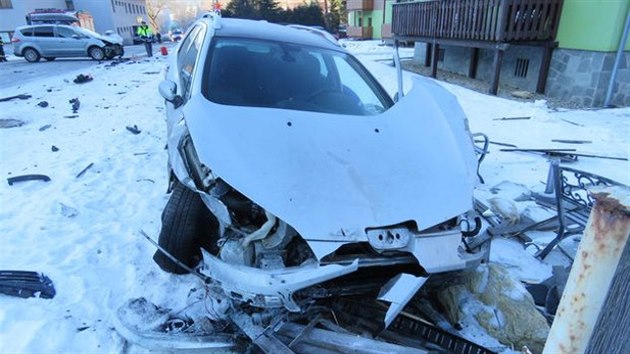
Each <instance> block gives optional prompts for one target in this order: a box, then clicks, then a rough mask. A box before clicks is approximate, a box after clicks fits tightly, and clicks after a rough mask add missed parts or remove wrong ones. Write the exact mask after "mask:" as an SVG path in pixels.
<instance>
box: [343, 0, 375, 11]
mask: <svg viewBox="0 0 630 354" xmlns="http://www.w3.org/2000/svg"><path fill="white" fill-rule="evenodd" d="M346 10H347V11H372V10H374V0H348V1H347V2H346Z"/></svg>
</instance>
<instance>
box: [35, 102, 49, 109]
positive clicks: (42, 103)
mask: <svg viewBox="0 0 630 354" xmlns="http://www.w3.org/2000/svg"><path fill="white" fill-rule="evenodd" d="M37 105H38V106H40V107H42V108H46V107H48V102H46V101H41V102H39V103H38V104H37Z"/></svg>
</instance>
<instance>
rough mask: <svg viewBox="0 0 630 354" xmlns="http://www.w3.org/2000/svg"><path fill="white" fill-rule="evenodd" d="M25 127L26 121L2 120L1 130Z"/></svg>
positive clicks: (0, 120) (0, 123) (0, 122)
mask: <svg viewBox="0 0 630 354" xmlns="http://www.w3.org/2000/svg"><path fill="white" fill-rule="evenodd" d="M23 125H24V121H22V120H19V119H11V118H9V119H0V128H17V127H21V126H23Z"/></svg>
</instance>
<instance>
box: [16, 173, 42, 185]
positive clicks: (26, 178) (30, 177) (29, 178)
mask: <svg viewBox="0 0 630 354" xmlns="http://www.w3.org/2000/svg"><path fill="white" fill-rule="evenodd" d="M25 181H44V182H48V181H50V177H48V176H46V175H39V174H33V175H22V176H15V177H9V178H7V182H8V183H9V185H10V186H12V185H13V183H17V182H25Z"/></svg>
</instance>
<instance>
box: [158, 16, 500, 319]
mask: <svg viewBox="0 0 630 354" xmlns="http://www.w3.org/2000/svg"><path fill="white" fill-rule="evenodd" d="M160 93H161V95H162V96H163V97H164V99H165V100H166V115H167V124H168V156H169V164H168V169H169V173H170V176H171V185H170V190H171V191H172V195H171V197H170V200H169V201H168V204H167V205H166V208H165V210H164V212H163V214H162V229H161V232H160V236H159V245H160V247H161V250H158V251H157V252H156V254H155V256H154V260H155V261H156V262H157V264H158V265H159V266H160V267H161V268H162V269H164V270H166V271H168V272H173V273H185V272H187V269H186V268H195V267H197V268H196V269H195V272H199V273H201V274H203V275H204V276H206V277H208V279H211V281H212V283H213V284H215V285H217V286H218V288H219V289H221V291H222V293H223V295H224V296H225V298H226V299H230V301H232V302H235V303H239V304H247V305H249V306H252V307H253V308H258V309H270V308H276V309H278V308H280V309H286V310H288V311H292V312H297V311H300V309H301V305H300V304H302V303H303V300H305V299H310V298H320V297H329V296H333V295H336V294H351V293H366V292H370V291H376V293H378V291H379V289H381V293H380V295H379V298H381V299H382V300H385V301H387V302H390V303H392V306H391V307H390V311H389V312H388V316H387V318H386V322H388V321H391V319H392V318H393V317H395V316H396V314H397V313H398V312H399V311H400V310H401V309H402V307H403V306H404V305H405V304H406V302H407V301H408V300H409V299H410V298H411V296H413V295H414V294H415V292H416V291H417V290H418V289H419V288H420V287H421V286H422V284H423V283H424V281H425V280H426V279H427V277H428V276H429V275H430V274H435V273H442V272H448V271H454V270H461V269H465V268H469V267H473V266H476V265H477V264H479V262H481V261H482V260H484V259H485V258H486V257H487V243H486V244H484V245H483V246H479V247H476V248H473V249H471V248H470V247H468V244H467V242H466V240H467V239H469V238H472V237H474V236H475V235H476V233H477V232H479V220H478V219H477V220H475V215H474V213H473V212H472V211H471V210H472V207H473V194H472V193H473V187H474V185H475V184H476V182H477V157H476V155H475V150H474V145H473V140H472V138H471V134H470V132H469V129H468V125H467V120H466V117H465V115H464V113H463V111H462V110H461V108H460V107H459V104H458V103H457V101H456V99H455V98H454V97H453V96H452V95H451V94H449V93H448V92H446V91H445V90H444V89H442V88H441V87H440V86H438V85H437V84H433V83H431V82H430V81H427V80H423V81H421V80H418V81H416V82H415V84H414V86H413V88H412V89H411V91H410V92H409V93H408V94H407V95H406V96H404V97H401V98H400V99H399V100H398V101H397V102H396V103H394V101H393V100H392V99H391V98H390V97H389V95H388V94H387V93H386V91H385V90H384V89H383V88H382V87H381V86H380V85H379V83H378V82H377V81H376V80H375V79H374V78H373V76H372V75H371V74H370V73H369V72H368V71H367V70H366V69H365V68H364V67H363V66H362V65H361V64H360V63H359V61H358V60H357V59H356V58H354V57H353V56H352V55H351V54H349V53H348V52H347V51H346V50H345V49H344V48H342V47H341V46H340V45H339V44H338V43H337V42H336V41H335V40H334V38H332V37H331V36H330V35H327V34H326V33H324V32H322V31H318V30H315V29H311V28H306V27H300V26H281V25H275V24H270V23H267V22H264V21H249V20H239V19H219V18H216V17H212V16H210V17H208V18H204V19H201V20H199V21H198V22H196V23H195V24H194V25H193V26H192V28H191V29H190V30H189V31H188V33H187V34H186V36H185V38H184V39H183V41H182V43H181V45H180V46H179V47H178V51H177V53H175V54H174V55H172V57H171V61H170V64H169V69H168V71H167V73H166V80H165V81H163V82H162V83H161V84H160ZM401 96H402V95H401ZM261 311H262V310H261Z"/></svg>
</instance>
